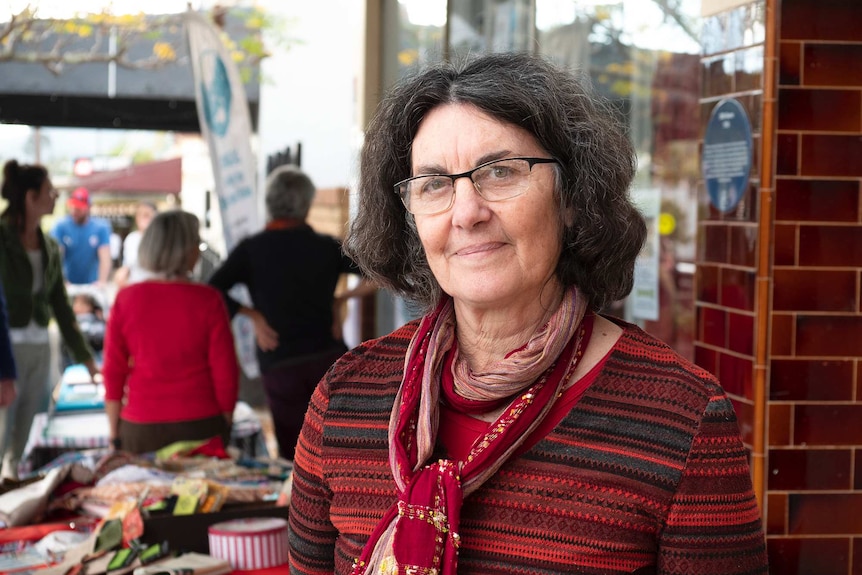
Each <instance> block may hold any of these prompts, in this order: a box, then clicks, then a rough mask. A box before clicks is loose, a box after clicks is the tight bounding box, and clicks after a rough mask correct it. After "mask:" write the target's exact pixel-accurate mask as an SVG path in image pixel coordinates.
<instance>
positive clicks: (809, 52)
mask: <svg viewBox="0 0 862 575" xmlns="http://www.w3.org/2000/svg"><path fill="white" fill-rule="evenodd" d="M764 2H765V0H761V1H760V2H756V3H753V4H751V5H750V6H747V7H745V9H746V10H749V12H753V13H755V14H757V15H758V17H762V18H765V16H766V12H765V11H763V10H762V7H763V4H764ZM775 6H776V10H775V13H774V17H775V21H776V23H777V26H776V35H777V38H775V42H776V48H777V59H778V65H777V79H776V81H777V99H776V105H775V117H776V125H775V128H776V130H775V133H774V134H773V135H772V137H773V139H774V145H775V153H774V165H766V166H763V168H764V169H772V170H773V171H772V173H771V175H772V176H774V202H773V206H772V210H773V211H772V214H771V216H770V217H769V218H767V220H766V221H771V222H772V227H771V230H769V232H770V234H769V236H768V237H771V238H772V244H771V246H770V250H769V254H770V257H771V262H770V270H771V271H770V279H771V287H772V291H771V299H770V303H769V306H768V307H769V309H753V308H751V307H750V306H749V305H748V302H749V301H753V299H754V295H752V294H754V289H755V287H754V286H752V285H751V282H752V281H755V280H752V279H751V275H752V274H753V273H754V271H755V270H756V269H757V268H756V267H755V266H756V265H757V262H752V258H753V257H754V258H755V259H756V251H755V250H749V249H748V247H747V246H748V243H747V240H748V238H749V237H750V235H753V236H755V237H763V236H762V235H761V234H759V233H758V232H762V231H763V230H757V229H755V230H754V231H752V230H750V229H749V228H750V227H755V228H757V227H759V225H761V224H760V223H759V222H762V221H764V220H762V219H761V220H759V219H758V218H759V216H760V215H761V214H759V212H758V210H759V209H761V206H758V205H756V202H757V199H758V195H757V193H756V191H757V188H758V183H759V181H758V174H760V173H761V172H760V171H759V166H757V165H756V166H755V170H758V171H757V172H756V173H755V174H753V175H752V180H751V186H750V190H749V194H748V195H747V196H746V198H745V200H744V201H745V203H746V205H745V206H744V207H740V208H739V210H737V211H736V212H734V213H731V214H717V213H715V212H714V211H713V210H712V209H711V208H708V207H706V206H705V207H704V209H703V213H702V222H701V224H700V228H701V233H700V238H699V239H700V240H701V242H702V243H703V244H704V245H701V246H700V247H699V253H700V259H699V262H698V267H699V271H698V275H697V279H698V286H697V288H696V289H697V294H698V301H697V307H698V336H699V340H698V341H697V342H696V346H697V350H698V353H697V354H696V357H697V359H698V361H701V360H702V361H703V365H704V366H705V367H708V368H709V369H712V370H713V371H716V370H717V371H716V373H717V374H718V375H719V377H721V379H722V383H723V384H724V385H725V387H726V388H727V389H728V392H729V393H732V394H733V395H734V396H738V399H737V397H734V399H736V401H737V403H738V404H739V405H742V406H744V409H739V410H738V411H739V413H740V423H741V427H742V428H743V429H746V428H747V427H751V426H752V425H753V419H752V417H751V416H750V415H749V414H750V413H752V412H755V411H756V406H754V405H753V403H754V402H753V398H752V397H751V395H750V393H751V391H750V388H749V387H748V386H747V385H746V384H745V383H744V382H742V383H741V382H739V381H733V382H730V381H728V380H727V377H725V376H726V375H728V372H727V370H741V369H744V366H740V365H733V366H729V365H730V364H729V362H728V361H727V359H726V358H727V357H732V358H735V359H736V360H737V361H736V363H737V364H738V363H740V362H741V361H742V360H750V359H752V357H751V356H750V354H749V353H748V352H747V349H748V348H747V347H740V344H739V342H738V340H739V339H745V338H750V337H751V335H752V332H753V330H752V329H751V327H750V324H748V323H745V322H740V321H739V318H736V320H735V321H732V315H733V314H742V315H746V316H748V315H753V316H754V318H755V320H756V319H757V318H758V317H759V314H768V317H769V322H768V324H769V337H768V339H769V343H768V350H767V354H766V357H767V358H768V359H767V373H768V377H767V390H766V391H767V396H766V401H767V404H766V409H767V411H766V413H767V417H766V422H765V426H766V441H767V454H766V466H765V477H764V482H765V494H764V502H765V504H764V524H765V525H766V528H767V545H768V548H769V557H770V573H771V574H772V575H796V574H800V575H801V574H809V573H811V574H817V575H832V574H835V575H862V295H860V293H862V287H860V286H862V1H859V0H780V1H776V2H775ZM739 10H742V9H737V11H739ZM728 14H729V13H727V14H720V15H718V16H716V17H711V18H708V19H707V20H712V19H716V18H717V19H719V20H721V19H725V20H728V19H729V18H730V16H728ZM763 21H764V22H765V20H763ZM717 28H718V25H717V24H715V23H711V24H708V25H707V27H706V30H707V34H708V33H709V30H710V29H717ZM766 41H769V39H767V40H766ZM709 46H710V44H709V43H708V42H705V51H704V56H703V60H704V73H705V75H706V76H708V77H710V78H711V80H712V84H711V85H712V86H715V87H717V88H720V89H721V90H722V92H720V93H719V92H713V91H710V90H709V89H708V86H709V84H707V85H706V87H705V90H704V94H703V100H702V102H703V105H704V107H705V108H706V110H704V113H705V114H708V109H711V106H713V105H714V103H715V101H716V98H718V97H721V96H735V97H738V98H740V100H742V101H743V102H745V99H744V98H749V101H752V102H753V97H754V96H755V94H754V93H749V92H742V93H740V92H739V91H738V88H736V86H737V84H736V83H735V79H733V78H731V77H730V76H731V75H730V74H728V73H727V72H726V69H723V71H722V72H720V73H719V72H717V71H715V70H714V69H712V68H710V66H709V64H710V63H711V62H713V61H717V60H718V59H722V60H727V59H730V60H733V59H734V57H735V54H737V53H739V51H740V50H743V49H750V47H749V48H745V47H743V46H739V47H733V46H731V47H728V48H726V49H725V50H724V51H722V50H715V51H714V52H710V51H708V50H706V48H709ZM747 85H748V86H751V84H747ZM755 92H756V90H755ZM740 96H741V97H740ZM747 109H748V111H749V114H750V115H751V116H752V117H753V118H752V123H753V124H754V123H755V120H754V117H756V116H758V115H759V114H760V110H759V109H757V108H753V107H747ZM704 196H705V193H704ZM755 214H756V215H755ZM734 234H736V236H737V237H736V238H735V239H734V237H733V236H734ZM740 249H741V250H742V253H735V252H736V251H737V250H740ZM728 293H730V294H733V295H731V296H728ZM728 297H730V299H732V300H733V301H734V302H742V303H739V304H735V303H732V302H731V301H728ZM755 307H756V306H755ZM755 324H756V321H755ZM734 326H735V327H734ZM756 345H757V343H756V342H755V346H756ZM756 351H757V350H755V351H754V353H755V356H756ZM730 363H733V362H730ZM726 366H729V367H726ZM722 372H724V373H722ZM734 373H735V372H734ZM743 379H744V378H743ZM749 379H750V378H749Z"/></svg>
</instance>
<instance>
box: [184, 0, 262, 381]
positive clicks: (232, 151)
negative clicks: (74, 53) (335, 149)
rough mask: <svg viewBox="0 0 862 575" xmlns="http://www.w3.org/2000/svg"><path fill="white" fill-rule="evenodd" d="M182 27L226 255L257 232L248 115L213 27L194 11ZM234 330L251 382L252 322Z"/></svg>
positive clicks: (242, 294) (241, 321)
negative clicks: (186, 43) (241, 241)
mask: <svg viewBox="0 0 862 575" xmlns="http://www.w3.org/2000/svg"><path fill="white" fill-rule="evenodd" d="M185 23H186V33H187V34H188V39H189V53H190V56H191V61H192V72H193V75H194V86H195V101H196V102H197V110H198V120H199V122H200V127H201V134H202V135H203V137H204V139H205V140H206V142H207V146H208V147H209V155H210V159H211V161H212V167H213V177H214V180H215V192H216V196H217V197H218V203H219V208H220V212H221V221H222V227H223V232H224V239H225V247H226V248H227V251H228V253H229V252H230V251H231V250H233V248H234V247H235V246H236V244H237V243H238V242H239V241H240V240H241V239H243V238H244V237H246V236H247V235H249V234H252V233H254V232H256V231H258V230H259V225H258V221H257V220H258V217H257V199H256V194H255V190H256V168H255V166H256V162H255V158H254V154H253V153H252V150H251V137H252V131H251V115H250V113H249V110H248V101H247V98H246V96H245V88H243V85H242V81H241V80H240V76H239V70H237V67H236V64H235V63H234V61H233V60H232V59H231V56H230V53H229V52H228V50H227V48H226V47H225V45H224V43H223V42H222V40H221V37H220V36H219V32H218V30H217V29H216V27H215V26H214V25H213V23H212V22H210V21H209V20H208V19H206V18H205V17H204V16H203V15H201V14H199V13H197V12H193V11H188V12H186V14H185ZM231 295H232V296H234V297H236V299H237V300H239V301H240V302H241V303H242V304H243V305H249V306H250V299H251V298H250V297H249V296H248V290H247V289H245V288H244V286H243V289H241V290H239V292H236V290H235V291H234V292H232V294H231ZM233 328H234V336H235V341H236V344H237V353H238V355H239V360H240V363H241V364H242V367H243V371H245V374H246V375H247V376H248V377H250V378H254V377H257V376H258V375H260V372H259V368H258V365H257V358H256V356H255V343H254V328H253V325H252V323H251V320H250V319H248V318H247V317H245V316H242V315H237V316H236V317H235V318H234V322H233Z"/></svg>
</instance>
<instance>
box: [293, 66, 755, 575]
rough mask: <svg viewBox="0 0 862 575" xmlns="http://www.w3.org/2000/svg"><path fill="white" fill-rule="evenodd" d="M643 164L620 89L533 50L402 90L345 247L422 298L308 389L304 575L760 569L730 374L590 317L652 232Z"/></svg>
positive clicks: (301, 532)
mask: <svg viewBox="0 0 862 575" xmlns="http://www.w3.org/2000/svg"><path fill="white" fill-rule="evenodd" d="M634 172H635V154H634V150H633V147H632V145H631V143H630V142H629V140H628V138H627V137H626V133H625V130H624V129H623V127H622V126H621V124H620V123H619V122H618V120H617V119H616V117H615V115H614V113H613V111H612V109H611V108H610V107H609V106H608V104H607V103H605V102H603V101H602V100H601V99H600V98H599V97H598V96H596V95H595V94H594V93H593V92H592V91H591V89H590V87H589V85H588V83H587V82H586V81H585V80H583V79H582V78H580V77H578V76H577V75H575V74H573V73H571V72H570V71H567V70H564V69H562V68H558V67H556V66H555V65H553V64H551V63H550V62H549V61H547V60H545V59H543V58H541V57H537V56H531V55H526V54H487V55H482V56H476V57H473V58H471V59H467V60H465V61H463V62H460V63H456V64H452V63H440V64H435V65H432V66H429V67H427V68H425V69H423V70H419V71H417V72H415V73H414V74H412V75H410V76H409V77H407V78H405V79H403V80H402V81H400V82H399V83H398V84H397V85H396V86H394V88H392V90H391V91H390V92H389V93H388V95H387V96H386V97H385V98H384V100H383V102H382V103H381V105H380V107H379V109H378V111H377V113H376V114H375V116H374V118H373V120H372V121H371V123H370V125H369V126H368V130H367V132H366V140H365V144H364V147H363V150H362V156H361V174H360V181H359V190H358V196H359V207H358V212H357V215H356V218H355V219H354V221H353V222H352V225H351V229H350V232H349V235H348V238H347V242H346V244H345V247H346V250H347V251H348V253H349V254H350V255H351V256H352V257H353V258H354V260H355V261H356V262H357V263H358V264H359V265H360V266H361V267H362V268H363V270H364V271H365V273H366V274H367V275H368V276H369V277H371V278H372V279H373V280H375V281H376V282H377V283H378V285H381V286H383V287H386V288H388V289H390V290H391V291H393V292H395V293H397V294H399V295H401V296H403V297H404V298H407V299H408V300H410V301H412V302H415V303H417V304H418V305H419V306H420V307H422V308H423V309H424V313H425V315H424V316H423V317H421V318H419V319H417V320H415V321H412V322H410V323H408V324H406V325H405V326H403V327H401V328H399V329H397V330H396V331H394V332H393V333H391V334H389V335H386V336H384V337H381V338H379V339H376V340H372V341H368V342H365V343H364V344H362V345H360V346H359V347H357V348H355V349H354V350H351V351H350V352H348V353H347V354H345V355H344V356H343V357H342V358H341V359H340V360H339V361H338V362H336V363H335V364H334V365H333V367H332V368H331V369H330V370H329V371H328V372H327V374H326V376H324V378H323V379H322V380H321V382H320V384H319V385H318V388H317V390H316V391H315V394H314V397H313V399H312V403H311V405H310V407H309V409H308V412H307V413H306V420H305V425H304V427H303V431H302V433H301V435H300V439H299V443H298V445H297V451H296V458H295V462H294V463H295V467H294V474H293V491H292V500H291V504H290V505H291V507H290V514H289V517H290V545H291V553H290V561H291V573H306V574H312V573H313V574H320V573H339V574H340V573H354V574H365V573H368V574H378V573H393V574H394V573H398V574H403V573H439V574H442V575H454V574H455V573H456V572H457V573H460V574H462V575H463V574H465V573H477V574H478V573H482V574H488V573H545V574H551V573H574V572H577V573H594V574H602V575H609V574H611V573H660V574H664V575H674V574H679V575H682V574H683V573H685V574H690V573H698V574H718V573H721V574H725V575H727V574H742V573H746V574H751V573H765V572H766V551H765V543H764V536H763V531H762V527H761V521H760V513H759V510H758V505H757V501H756V498H755V496H754V493H753V489H752V484H751V477H750V471H749V466H748V461H747V455H746V451H745V447H744V446H743V443H742V440H741V437H740V432H739V429H738V426H737V423H736V419H735V414H734V410H733V406H732V405H731V403H730V401H729V399H728V398H727V396H726V395H725V393H724V391H723V389H722V388H721V386H720V384H719V382H718V381H717V380H716V379H715V377H714V376H712V375H711V374H709V373H708V372H706V371H705V370H703V369H700V368H699V367H697V366H695V365H693V364H691V363H689V362H688V361H686V360H685V359H684V358H682V357H680V356H679V355H678V354H676V353H675V352H674V351H673V350H671V349H670V348H669V347H668V346H667V345H665V344H664V343H662V342H660V341H658V340H656V339H655V338H653V337H651V336H649V335H648V334H646V333H645V332H643V331H641V330H640V329H639V328H638V327H636V326H634V325H632V324H629V323H626V322H624V321H621V320H619V319H616V318H613V317H609V316H605V315H602V314H601V313H600V312H601V310H602V309H604V308H605V307H606V306H607V305H608V304H610V303H612V302H614V301H617V300H619V299H622V298H624V297H626V296H627V295H628V293H629V291H630V290H631V288H632V280H633V269H634V262H635V258H636V257H637V255H638V253H639V251H640V249H641V246H642V244H643V242H644V238H645V235H646V226H645V224H644V220H643V218H642V217H641V215H640V213H639V212H638V211H637V209H636V208H635V207H634V206H633V205H632V202H631V198H630V195H629V188H630V185H631V182H632V178H633V176H634Z"/></svg>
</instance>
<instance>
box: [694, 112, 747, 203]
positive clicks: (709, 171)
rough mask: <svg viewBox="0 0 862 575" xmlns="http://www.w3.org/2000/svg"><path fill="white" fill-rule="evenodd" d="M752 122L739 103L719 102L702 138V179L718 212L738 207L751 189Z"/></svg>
mask: <svg viewBox="0 0 862 575" xmlns="http://www.w3.org/2000/svg"><path fill="white" fill-rule="evenodd" d="M751 151H752V144H751V123H750V122H749V121H748V114H746V113H745V108H743V107H742V104H740V103H739V102H738V101H737V100H733V99H727V100H722V101H721V102H719V103H718V104H717V105H716V106H715V108H713V110H712V114H711V115H710V117H709V123H708V124H707V126H706V134H705V135H704V138H703V179H704V180H705V181H706V190H707V192H709V200H710V202H711V203H712V205H713V206H715V208H716V209H718V210H719V211H722V212H728V211H730V210H732V209H733V208H735V207H736V205H737V204H738V203H739V201H740V200H741V199H742V196H743V195H744V194H745V191H746V190H747V189H748V177H749V174H750V173H751Z"/></svg>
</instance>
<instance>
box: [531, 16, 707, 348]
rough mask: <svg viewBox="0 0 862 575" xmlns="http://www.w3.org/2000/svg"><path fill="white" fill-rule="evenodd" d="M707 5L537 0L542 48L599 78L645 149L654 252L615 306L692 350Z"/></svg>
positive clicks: (639, 183) (639, 182) (640, 184)
mask: <svg viewBox="0 0 862 575" xmlns="http://www.w3.org/2000/svg"><path fill="white" fill-rule="evenodd" d="M699 11H700V0H603V1H597V0H536V41H537V44H538V47H539V51H540V52H541V53H542V54H545V55H547V56H549V57H551V58H552V59H553V60H555V61H557V62H558V63H560V64H563V65H565V66H568V67H570V68H572V69H575V70H580V71H581V72H582V73H584V74H586V75H588V76H589V77H590V79H591V80H592V82H593V84H594V86H595V87H596V89H597V90H598V91H599V92H600V93H601V94H602V95H604V96H605V97H607V98H609V99H610V100H611V101H612V102H613V103H614V105H615V107H616V109H617V110H619V112H620V115H621V118H622V119H623V121H624V122H626V124H627V125H628V127H629V134H630V136H631V139H632V141H633V142H634V144H635V147H636V149H637V153H638V164H639V165H638V174H637V176H636V181H635V185H634V194H635V197H636V198H639V199H640V200H642V201H643V203H644V206H645V207H644V211H645V212H649V213H648V214H647V215H648V216H649V219H650V222H651V224H652V229H653V231H654V232H655V234H656V236H655V237H653V241H652V242H651V243H650V244H649V245H650V247H652V248H653V250H654V252H653V253H649V252H644V254H643V257H642V258H641V261H639V262H638V263H639V271H640V272H642V273H640V274H639V275H638V276H636V282H642V283H641V284H639V285H636V286H635V290H634V291H633V292H632V293H633V294H635V295H634V296H631V297H630V298H629V300H628V301H627V302H620V303H619V305H618V307H617V308H616V309H615V310H610V311H611V312H612V313H616V314H618V315H620V316H623V317H626V318H627V319H630V320H633V321H637V322H639V323H641V324H642V325H643V326H644V327H645V328H646V329H647V330H648V331H650V332H651V333H653V334H654V335H656V336H658V337H660V338H662V339H664V340H665V341H667V342H668V343H670V344H671V345H673V346H674V347H675V348H676V349H677V350H678V351H680V352H681V353H683V354H684V355H686V356H688V357H690V358H691V357H692V356H693V349H692V344H693V328H694V312H693V310H694V303H693V287H692V279H693V274H692V270H691V268H692V267H693V265H692V264H693V262H694V258H695V243H694V238H695V235H696V225H697V221H696V220H697V185H696V184H697V181H698V179H699V170H700V167H699V161H698V158H699V156H698V137H699V107H698V100H699V97H700V84H699V82H700V56H699V55H700V51H701V48H700V42H699V35H700V30H699V26H700V20H699ZM646 206H649V209H648V210H647V209H646ZM656 252H657V253H656ZM639 298H640V299H639ZM636 300H637V301H636Z"/></svg>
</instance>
